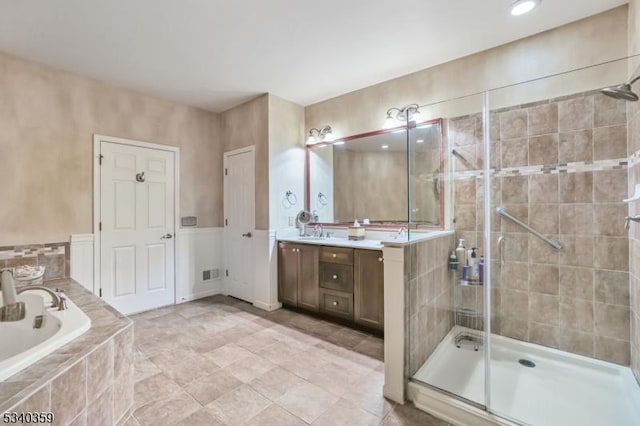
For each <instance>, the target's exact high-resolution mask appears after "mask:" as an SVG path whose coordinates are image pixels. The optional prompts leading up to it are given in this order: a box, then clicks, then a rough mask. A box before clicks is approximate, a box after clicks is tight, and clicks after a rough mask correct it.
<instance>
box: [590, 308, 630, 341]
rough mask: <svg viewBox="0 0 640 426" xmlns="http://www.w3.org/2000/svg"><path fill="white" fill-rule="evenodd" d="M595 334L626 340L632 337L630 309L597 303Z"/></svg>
mask: <svg viewBox="0 0 640 426" xmlns="http://www.w3.org/2000/svg"><path fill="white" fill-rule="evenodd" d="M594 306H595V316H594V318H595V333H596V335H598V336H604V337H611V338H614V339H620V340H626V339H628V338H629V335H630V324H629V318H630V317H629V307H627V306H618V305H608V304H604V303H595V305H594Z"/></svg>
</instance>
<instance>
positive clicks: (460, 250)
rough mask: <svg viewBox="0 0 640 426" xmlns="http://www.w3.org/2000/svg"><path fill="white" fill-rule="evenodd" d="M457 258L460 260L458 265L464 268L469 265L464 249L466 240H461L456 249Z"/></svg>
mask: <svg viewBox="0 0 640 426" xmlns="http://www.w3.org/2000/svg"><path fill="white" fill-rule="evenodd" d="M456 257H457V258H458V265H462V266H463V267H464V266H465V265H466V264H467V251H466V250H465V248H464V239H462V238H460V241H459V242H458V247H457V248H456Z"/></svg>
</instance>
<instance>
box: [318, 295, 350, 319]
mask: <svg viewBox="0 0 640 426" xmlns="http://www.w3.org/2000/svg"><path fill="white" fill-rule="evenodd" d="M320 312H324V313H325V314H329V315H333V316H335V317H340V318H345V319H350V320H353V294H352V293H345V292H342V291H335V290H325V289H322V288H321V289H320Z"/></svg>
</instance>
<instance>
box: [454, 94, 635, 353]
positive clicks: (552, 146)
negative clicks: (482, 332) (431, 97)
mask: <svg viewBox="0 0 640 426" xmlns="http://www.w3.org/2000/svg"><path fill="white" fill-rule="evenodd" d="M448 130H449V138H450V141H451V143H452V145H453V148H454V149H455V150H456V151H457V152H458V153H460V155H461V156H463V157H464V159H460V158H456V164H455V171H456V175H455V177H456V180H455V204H456V206H455V219H456V222H455V230H456V237H457V238H465V239H466V240H467V247H471V246H474V247H482V231H483V229H484V224H483V223H482V222H483V220H482V219H483V207H484V205H483V196H482V191H483V189H482V180H481V179H482V178H481V176H480V173H479V172H478V171H479V169H481V168H482V161H483V155H482V152H483V146H482V138H483V135H482V119H481V116H480V115H473V116H466V117H460V118H456V119H452V120H450V123H449V129H448ZM490 134H491V167H492V168H493V169H494V170H495V174H494V176H495V177H494V178H493V179H492V182H493V183H492V185H493V187H492V200H491V203H492V209H493V208H495V207H497V206H504V207H505V208H506V209H507V211H509V212H510V213H511V214H512V215H513V216H515V217H516V218H518V219H520V220H521V221H523V222H525V223H527V224H528V225H530V226H531V227H532V228H534V229H536V230H538V231H540V232H542V233H543V234H545V235H546V236H548V237H550V238H553V239H558V240H560V241H561V242H562V243H563V244H564V250H562V251H560V252H558V251H556V250H554V249H553V248H552V247H551V246H549V245H547V244H546V243H545V242H543V241H541V240H539V239H538V238H536V237H535V236H533V235H531V234H529V233H527V232H526V231H524V230H523V229H522V228H520V227H518V226H517V225H515V224H513V223H511V222H509V221H508V220H506V219H504V218H500V217H498V216H497V215H496V214H495V213H494V214H492V230H493V231H494V232H493V234H492V235H493V236H494V237H493V240H492V247H493V248H494V251H493V253H492V254H493V258H494V260H495V259H497V258H498V252H497V250H496V248H497V244H496V242H497V238H498V236H500V235H502V236H504V237H505V245H504V264H503V265H500V263H499V262H495V263H494V264H493V271H494V276H493V292H492V331H493V332H494V333H497V334H501V335H504V336H508V337H512V338H516V339H520V340H524V341H528V342H533V343H538V344H542V345H545V346H549V347H553V348H559V349H562V350H565V351H569V352H573V353H577V354H581V355H586V356H590V357H595V358H599V359H604V360H607V361H612V362H616V363H619V364H623V365H628V364H629V362H630V345H629V340H630V338H629V336H630V329H629V318H630V314H629V272H628V271H629V239H628V237H627V233H626V231H625V229H624V218H625V216H626V215H627V206H626V205H625V204H623V203H622V202H621V200H622V199H623V198H626V196H627V161H628V157H627V149H626V146H627V114H626V104H625V103H624V102H622V101H616V100H613V99H610V98H607V97H605V96H603V95H601V94H599V93H597V92H590V93H581V94H576V95H573V96H568V97H563V98H558V99H552V100H547V101H542V102H536V103H534V104H528V105H520V106H515V107H511V108H507V109H502V110H497V111H494V112H493V113H492V114H491V133H490ZM480 303H482V299H480Z"/></svg>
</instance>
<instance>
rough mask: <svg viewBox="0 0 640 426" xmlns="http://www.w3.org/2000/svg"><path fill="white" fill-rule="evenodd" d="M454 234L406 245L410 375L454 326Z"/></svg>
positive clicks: (408, 372) (408, 375) (407, 352)
mask: <svg viewBox="0 0 640 426" xmlns="http://www.w3.org/2000/svg"><path fill="white" fill-rule="evenodd" d="M452 246H453V235H445V236H442V237H438V238H434V239H430V240H423V241H419V242H416V243H415V244H411V245H410V246H407V247H405V253H404V258H405V259H409V261H408V262H407V261H405V292H406V295H407V296H408V298H409V301H408V303H407V304H406V305H405V306H406V309H408V317H409V328H408V333H409V335H408V336H407V338H406V339H405V342H408V344H409V350H407V351H405V353H406V354H408V356H409V360H408V362H407V363H405V365H406V366H407V367H408V370H409V371H407V377H411V376H413V375H414V374H415V373H416V371H418V369H419V368H420V366H422V364H424V362H425V361H426V360H427V358H429V355H431V353H432V352H433V351H434V349H435V348H436V346H437V345H438V343H440V341H441V340H442V339H443V338H444V337H445V336H446V335H447V333H448V332H449V330H451V328H452V327H453V312H452V311H451V306H452V298H453V285H452V282H451V278H452V276H451V275H450V274H449V272H448V271H447V256H448V253H449V251H450V250H451V248H452Z"/></svg>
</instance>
